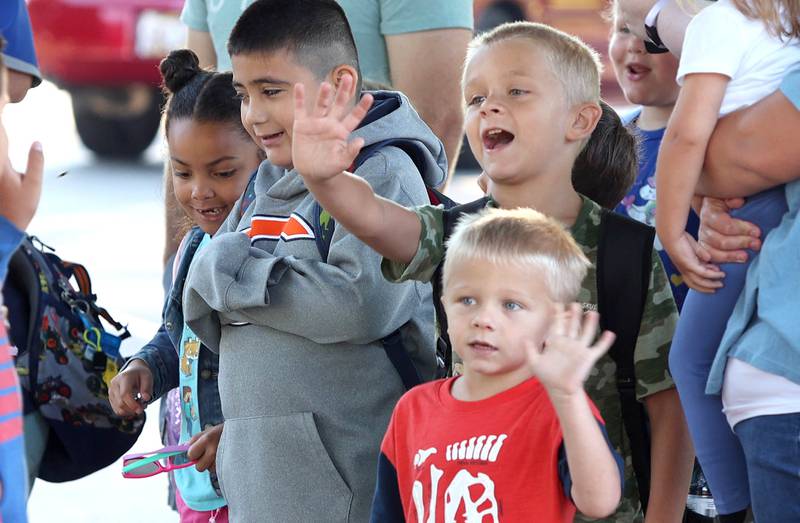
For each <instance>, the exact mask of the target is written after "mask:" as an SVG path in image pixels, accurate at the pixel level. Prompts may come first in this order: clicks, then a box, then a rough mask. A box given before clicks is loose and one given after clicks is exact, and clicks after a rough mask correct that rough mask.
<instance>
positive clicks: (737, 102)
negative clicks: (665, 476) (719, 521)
mask: <svg viewBox="0 0 800 523" xmlns="http://www.w3.org/2000/svg"><path fill="white" fill-rule="evenodd" d="M779 4H784V2H778V3H777V4H776V3H775V2H772V1H769V2H766V1H764V2H760V1H755V2H749V3H746V2H739V1H736V0H720V1H719V2H717V3H715V4H714V5H712V6H710V7H707V8H705V9H704V10H702V11H701V12H700V13H699V14H698V15H696V16H695V17H694V19H693V20H692V21H691V22H690V23H689V26H688V28H687V30H686V36H685V38H684V42H683V49H682V55H681V61H680V66H679V69H678V82H679V83H682V84H683V87H682V89H681V93H680V95H679V97H678V101H677V104H676V107H675V112H674V113H673V116H672V118H671V120H670V123H669V126H668V127H667V131H666V134H665V137H664V141H663V145H662V149H661V153H660V156H659V161H658V167H657V186H658V204H657V207H656V215H657V219H656V227H657V230H658V232H659V237H660V238H661V241H662V243H663V244H664V246H665V248H666V249H667V251H668V253H669V254H670V258H671V259H672V260H673V262H674V263H675V265H676V266H677V267H678V269H679V270H680V271H681V274H682V275H683V277H684V279H685V281H686V282H687V283H688V285H689V286H690V287H692V289H693V291H692V292H690V293H689V294H688V296H687V299H686V302H685V305H684V309H683V315H682V317H681V320H680V322H679V324H678V329H677V331H676V335H675V339H674V341H673V351H672V354H671V356H670V369H671V370H672V373H673V375H674V376H675V380H676V383H677V384H678V387H679V390H680V393H681V401H682V403H683V406H684V410H685V412H686V416H687V420H688V422H689V428H690V431H691V433H692V439H693V441H694V444H695V449H696V451H697V455H698V459H699V461H700V464H701V465H702V467H703V470H704V472H705V474H706V477H707V479H708V481H709V484H710V486H711V490H712V492H713V493H714V499H715V503H716V505H717V509H718V510H719V512H720V514H721V517H723V518H724V519H725V520H731V521H741V520H742V519H743V518H744V513H745V510H746V508H747V507H748V505H749V504H750V496H749V492H748V480H747V469H746V466H745V459H744V456H743V453H742V449H741V445H740V444H739V441H738V439H737V438H736V437H735V436H734V434H733V432H732V431H731V429H730V427H729V426H728V423H727V421H726V419H725V415H724V414H723V412H722V402H721V400H720V398H719V397H717V396H712V395H707V394H706V382H707V381H708V379H709V373H710V369H711V365H712V362H713V360H714V356H715V354H716V353H717V348H718V347H719V345H720V341H721V339H722V335H723V332H724V331H725V326H726V324H727V322H728V318H729V317H730V315H731V312H732V310H733V307H734V304H735V303H736V300H737V298H738V297H739V294H740V292H741V290H742V288H743V286H744V281H745V273H746V271H747V264H728V265H725V266H724V267H717V266H714V265H711V264H708V263H707V262H708V261H709V260H710V254H709V253H708V252H707V251H705V250H704V249H703V248H702V247H701V246H700V245H698V244H697V243H696V242H695V241H694V239H693V238H692V237H691V236H690V235H689V234H688V233H686V232H685V227H686V220H687V217H688V215H689V210H690V203H691V200H692V198H693V196H694V195H695V194H696V193H697V194H710V195H711V196H741V195H743V194H750V193H749V192H748V191H747V185H748V184H747V183H745V182H744V181H743V179H742V178H741V177H737V178H736V179H731V180H729V181H728V183H727V184H724V183H720V182H719V181H717V188H716V189H714V190H713V191H714V192H711V193H709V192H706V191H707V189H708V188H707V187H704V185H703V183H699V182H700V181H701V177H700V174H701V169H702V167H703V163H704V160H705V157H706V153H707V146H708V144H709V140H710V137H711V134H712V132H713V130H714V128H715V126H716V124H717V120H718V118H719V117H720V116H722V115H725V114H728V113H730V112H732V111H734V110H736V109H739V108H741V107H744V106H747V105H751V104H753V103H755V102H757V101H758V100H760V99H762V98H765V97H766V96H768V95H769V94H771V93H772V92H773V91H774V90H775V89H776V88H777V87H778V86H779V85H780V83H781V80H782V79H783V77H784V75H785V74H786V72H787V70H788V69H790V68H792V67H794V66H796V65H798V64H800V45H798V40H797V35H795V34H793V33H792V32H791V31H789V32H785V30H786V26H785V25H784V23H785V22H784V20H783V18H782V17H783V13H784V12H788V11H785V9H788V8H789V6H788V3H786V4H787V5H784V6H783V7H777V8H776V5H779ZM732 31H733V32H735V34H737V38H735V39H733V40H731V39H730V34H732V33H731V32H732ZM784 36H785V37H786V38H784ZM734 44H735V45H734ZM709 49H711V50H712V51H709ZM788 174H790V173H787V175H788ZM723 185H727V188H725V189H723V190H720V187H721V186H723ZM737 185H738V186H739V187H740V188H741V189H742V192H741V193H739V194H736V192H735V189H734V188H735V187H736V186H737ZM730 191H733V192H730ZM726 192H727V194H726ZM786 211H787V204H786V198H785V195H784V190H783V187H779V188H777V189H771V190H766V191H763V192H761V193H759V194H756V195H754V196H752V197H750V198H748V200H747V202H746V203H745V205H744V206H743V207H741V208H740V209H738V210H737V211H736V213H735V214H736V216H737V218H739V219H744V220H748V221H752V222H754V223H756V224H757V225H758V227H759V228H760V229H761V230H762V232H763V233H766V232H768V231H769V230H770V229H771V228H773V227H774V226H776V225H777V224H778V223H779V221H780V219H781V217H782V216H783V215H784V213H785V212H786ZM752 255H753V253H751V258H750V259H752ZM722 269H724V270H722ZM723 276H724V278H725V280H724V285H723V283H722V281H721V279H722V277H723ZM712 293H713V294H712ZM713 381H714V379H713V376H712V382H713ZM712 388H713V387H712Z"/></svg>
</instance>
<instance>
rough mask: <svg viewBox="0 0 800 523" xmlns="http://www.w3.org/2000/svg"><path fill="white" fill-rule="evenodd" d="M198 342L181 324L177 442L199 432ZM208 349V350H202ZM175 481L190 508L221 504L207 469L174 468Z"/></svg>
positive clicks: (207, 507)
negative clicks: (179, 404) (179, 400)
mask: <svg viewBox="0 0 800 523" xmlns="http://www.w3.org/2000/svg"><path fill="white" fill-rule="evenodd" d="M210 239H211V237H210V236H208V235H205V236H204V237H203V241H201V242H200V245H198V247H197V250H198V251H199V250H200V249H202V248H203V247H204V246H205V245H206V244H207V243H208V242H209V241H210ZM200 350H201V343H200V340H199V339H198V338H197V336H196V335H195V334H194V332H192V329H190V328H189V327H188V326H186V324H184V326H183V335H182V336H181V343H180V351H179V357H180V365H179V366H178V374H179V375H180V381H179V383H180V385H179V386H178V392H179V393H180V399H181V439H180V442H181V443H186V442H188V441H189V440H190V439H191V438H192V436H194V435H195V434H198V433H200V432H201V431H202V428H201V427H202V426H201V424H200V415H199V413H200V405H199V404H198V401H197V398H198V393H197V390H198V389H197V375H198V368H197V361H198V356H199V355H200ZM202 350H208V349H202ZM175 483H176V484H177V486H178V491H180V493H181V497H182V498H183V501H184V502H185V503H186V505H187V506H188V507H189V508H191V509H192V510H201V511H207V510H214V509H216V508H219V507H223V506H225V499H224V498H222V497H220V496H218V495H217V493H216V491H215V490H214V487H213V485H212V484H211V476H210V475H209V473H208V471H205V472H198V471H197V469H196V468H195V467H186V468H182V469H178V470H176V471H175Z"/></svg>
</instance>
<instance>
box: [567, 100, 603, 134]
mask: <svg viewBox="0 0 800 523" xmlns="http://www.w3.org/2000/svg"><path fill="white" fill-rule="evenodd" d="M571 113H572V121H571V122H569V127H568V128H567V140H570V141H580V140H584V139H587V138H589V136H591V135H592V132H593V131H594V128H595V127H597V122H599V121H600V117H601V116H602V115H603V110H602V109H601V108H600V106H599V105H598V104H596V103H584V104H580V105H578V106H576V107H575V108H574V109H573V111H572V112H571Z"/></svg>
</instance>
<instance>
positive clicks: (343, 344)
mask: <svg viewBox="0 0 800 523" xmlns="http://www.w3.org/2000/svg"><path fill="white" fill-rule="evenodd" d="M354 136H360V137H363V138H364V139H365V140H366V145H370V144H373V143H376V142H382V141H384V140H388V139H397V138H404V139H409V140H412V141H413V143H414V144H415V145H416V148H417V150H418V153H419V154H417V155H416V156H417V164H421V165H424V166H425V168H424V169H423V171H424V172H423V173H422V175H423V176H424V178H425V181H426V182H427V183H428V184H430V185H438V184H440V183H441V182H442V181H443V180H444V176H445V173H446V160H445V156H444V151H443V149H442V145H441V143H440V142H439V140H438V139H437V138H436V136H434V135H433V133H432V132H431V131H430V129H428V127H427V126H426V125H425V123H423V122H422V120H421V119H420V118H419V116H418V115H417V113H416V112H415V111H414V109H413V108H412V107H411V105H410V103H409V102H408V100H407V99H406V98H405V97H403V96H402V95H399V94H398V93H388V92H380V93H376V103H375V105H374V106H373V108H372V109H371V110H370V113H369V114H368V115H367V118H366V119H365V122H364V123H363V124H362V126H361V127H360V128H359V129H358V130H357V131H356V132H355V133H354ZM356 174H358V175H360V176H362V177H363V178H365V179H366V180H367V181H368V182H369V183H370V184H371V185H372V187H373V189H374V190H375V192H376V193H377V194H379V195H381V196H383V197H386V198H389V199H391V200H394V201H396V202H398V203H400V204H402V205H406V206H412V205H422V204H425V203H428V196H427V193H426V189H425V186H424V185H423V181H422V179H421V177H420V176H419V174H418V170H417V167H416V166H415V163H414V162H413V161H412V160H411V157H410V156H409V155H408V154H407V153H405V152H403V151H401V150H400V149H398V148H396V147H392V146H388V147H384V148H382V149H380V150H379V151H378V152H377V153H375V154H373V155H372V156H370V157H369V158H368V159H367V160H366V161H365V162H364V163H363V164H362V165H361V166H360V167H359V168H358V169H357V171H356ZM357 204H358V203H357V202H354V205H357ZM313 209H314V199H313V197H312V195H311V194H310V193H309V192H308V190H307V189H306V188H305V186H304V184H303V180H302V179H301V178H300V176H299V175H298V174H297V172H295V171H293V170H292V171H288V172H287V171H285V170H283V169H279V168H276V167H274V166H272V165H270V164H269V163H267V162H265V163H263V164H262V165H261V167H260V169H259V172H258V175H257V178H256V182H255V200H254V201H253V203H252V204H251V205H250V206H249V207H248V208H247V210H246V212H245V213H244V215H243V216H242V217H241V219H240V214H241V213H240V210H239V204H237V206H236V207H235V208H234V209H233V211H232V212H231V215H230V216H229V218H228V221H227V222H226V223H225V224H224V225H223V227H222V228H221V229H220V232H219V233H217V235H216V236H215V237H214V239H213V240H212V241H211V242H210V243H209V244H208V245H207V246H206V247H205V248H204V249H201V250H200V251H199V252H198V254H197V255H196V256H195V258H194V260H193V262H192V265H191V268H190V270H189V274H188V277H187V280H186V287H185V290H184V295H183V306H184V315H185V320H186V322H187V323H188V325H189V326H190V327H191V328H192V330H194V332H195V333H196V334H197V335H198V336H199V337H200V339H201V340H202V341H203V343H205V344H206V345H207V346H208V347H209V348H210V349H211V350H214V351H218V352H219V356H220V358H219V389H220V397H221V399H222V413H223V415H224V417H225V428H224V430H223V435H222V441H221V442H220V446H219V450H218V453H217V472H218V475H219V479H220V485H221V488H222V491H223V493H224V495H225V498H226V499H227V501H228V504H229V507H230V516H231V520H232V521H239V522H247V523H250V522H256V521H258V522H261V521H280V522H286V521H309V522H318V521H325V522H327V521H331V522H359V523H360V522H363V521H368V520H369V514H370V504H371V501H372V495H373V492H374V488H375V475H376V470H377V459H378V454H379V450H380V443H381V440H382V437H383V434H384V432H385V430H386V426H387V425H388V421H389V417H390V415H391V412H392V409H393V407H394V405H395V403H396V402H397V400H398V399H399V398H400V396H401V395H402V394H403V392H404V387H403V384H402V382H401V380H400V377H399V375H398V374H397V372H396V370H395V368H394V367H393V366H392V364H391V362H390V361H389V359H388V358H387V357H386V353H385V352H384V350H383V347H382V344H381V341H380V340H381V339H382V338H383V337H385V336H387V335H389V334H391V333H392V332H394V331H395V330H397V329H398V328H400V329H401V333H402V335H403V340H404V344H405V347H406V349H407V350H408V351H409V352H410V353H411V355H412V358H413V360H414V363H415V364H416V367H417V369H418V370H419V371H420V374H421V376H422V378H423V379H424V380H429V379H432V378H433V375H434V371H435V331H434V314H433V305H432V301H431V289H430V286H429V285H427V284H421V283H417V282H408V283H403V284H392V283H389V282H387V281H386V280H385V279H384V278H383V276H382V275H381V270H380V262H381V258H380V256H379V255H378V254H377V253H375V252H374V251H372V250H371V249H370V248H369V247H367V246H366V245H364V244H363V243H362V242H361V241H360V240H358V239H357V238H356V237H355V236H353V235H351V234H350V233H348V232H347V231H346V230H345V229H344V228H343V227H339V226H337V227H336V229H335V231H334V234H333V238H332V241H331V245H330V252H329V255H328V260H327V263H326V262H323V261H322V259H321V257H320V254H319V251H318V248H317V246H316V244H315V241H314V234H313V226H312V225H311V224H312V223H313V220H314V213H313ZM287 218H288V221H287ZM282 224H285V225H282ZM281 228H282V230H283V234H280V231H281ZM248 232H249V233H248ZM246 233H248V234H246ZM279 234H280V235H279Z"/></svg>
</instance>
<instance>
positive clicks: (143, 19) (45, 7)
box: [28, 0, 186, 157]
mask: <svg viewBox="0 0 800 523" xmlns="http://www.w3.org/2000/svg"><path fill="white" fill-rule="evenodd" d="M182 6H183V0H29V2H28V9H29V11H30V16H31V24H32V26H33V32H34V39H35V43H36V53H37V56H38V59H39V66H40V68H41V71H42V74H43V75H44V76H45V77H46V78H48V79H49V80H52V81H53V82H55V83H56V85H58V86H59V87H61V88H62V89H66V90H67V91H69V93H70V95H71V97H72V108H73V113H74V115H75V123H76V126H77V128H78V134H79V135H80V137H81V140H82V141H83V143H84V144H85V145H86V146H87V147H88V148H89V149H91V150H92V151H94V152H95V153H96V154H98V155H99V156H105V157H136V156H138V155H139V154H140V153H141V152H142V151H144V150H145V149H146V148H147V147H148V146H149V145H150V143H152V141H153V137H154V136H155V134H156V132H157V131H158V126H159V122H160V118H161V115H160V108H161V105H162V102H163V97H162V95H161V92H160V91H159V87H158V86H159V82H160V79H161V77H160V75H159V72H158V63H159V61H160V60H161V58H162V57H164V56H165V55H166V54H167V53H168V52H169V51H170V50H171V49H175V48H178V47H183V46H184V43H185V34H186V30H185V28H184V26H183V25H182V24H181V23H180V20H179V19H178V16H179V14H180V10H181V7H182Z"/></svg>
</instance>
